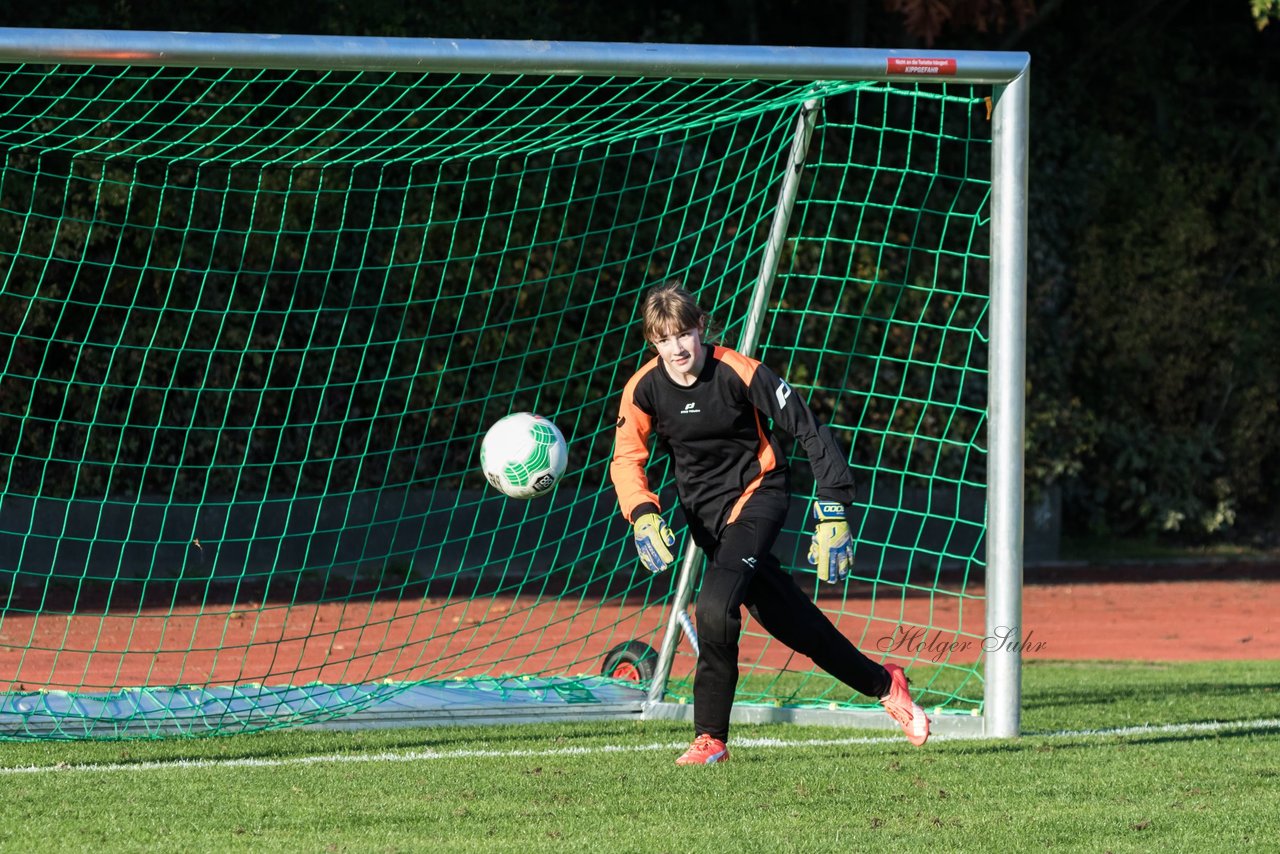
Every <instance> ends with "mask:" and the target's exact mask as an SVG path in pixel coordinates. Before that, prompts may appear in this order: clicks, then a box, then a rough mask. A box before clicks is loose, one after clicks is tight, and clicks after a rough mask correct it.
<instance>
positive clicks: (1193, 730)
mask: <svg viewBox="0 0 1280 854" xmlns="http://www.w3.org/2000/svg"><path fill="white" fill-rule="evenodd" d="M1241 729H1249V730H1254V729H1274V730H1280V719H1277V718H1264V719H1259V720H1252V721H1207V722H1203V723H1190V724H1161V725H1158V726H1153V725H1147V726H1129V727H1116V728H1113V729H1083V730H1059V731H1057V732H1046V733H1026V734H1025V737H1027V738H1054V739H1095V738H1098V739H1101V738H1130V737H1140V736H1151V735H1188V734H1206V733H1217V732H1225V731H1229V730H1241ZM933 740H934V741H975V739H973V738H957V737H952V738H947V737H946V736H934V738H933ZM899 743H902V737H901V736H851V737H849V738H810V739H782V738H735V739H733V746H734V747H745V748H789V747H790V748H794V747H841V746H847V745H860V744H899ZM687 746H688V743H687V742H685V741H678V742H662V743H650V744H633V745H618V744H597V745H590V746H584V747H555V748H546V749H542V750H476V749H463V750H410V751H396V752H384V753H330V754H324V755H320V756H294V757H286V758H281V759H261V758H247V759H174V760H168V761H156V762H131V763H129V762H126V763H119V764H103V763H91V764H85V765H72V764H68V763H65V762H63V763H59V764H57V765H19V766H15V767H11V768H0V776H13V775H17V774H46V773H63V774H65V773H72V772H86V771H87V772H111V771H168V770H180V769H188V768H279V767H284V766H290V765H299V766H301V765H324V764H335V765H341V764H349V763H364V762H429V761H432V760H436V759H494V758H496V759H520V758H537V757H553V756H587V755H597V754H603V753H643V752H647V751H657V750H679V749H681V748H683V747H687Z"/></svg>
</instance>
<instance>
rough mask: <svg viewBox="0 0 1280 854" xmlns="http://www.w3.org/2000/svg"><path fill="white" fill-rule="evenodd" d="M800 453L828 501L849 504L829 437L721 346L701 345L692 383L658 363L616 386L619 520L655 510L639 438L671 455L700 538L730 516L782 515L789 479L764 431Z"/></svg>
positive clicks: (844, 474) (780, 451)
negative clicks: (790, 441) (787, 439)
mask: <svg viewBox="0 0 1280 854" xmlns="http://www.w3.org/2000/svg"><path fill="white" fill-rule="evenodd" d="M775 427H776V428H777V429H778V430H779V431H780V432H783V433H786V434H788V435H790V436H792V437H794V438H795V440H796V441H797V442H798V443H799V444H800V446H801V448H803V450H804V452H805V455H806V456H807V457H808V458H809V463H810V465H811V467H812V468H813V474H814V477H815V479H816V480H817V483H818V495H819V497H820V498H823V499H824V500H829V501H840V502H842V503H844V504H849V503H851V502H852V501H853V497H854V492H853V473H852V472H851V471H850V469H849V464H848V461H847V459H846V457H845V455H844V453H843V451H842V450H841V449H840V446H839V445H838V444H837V443H836V440H835V437H834V436H833V435H832V434H831V431H830V430H829V429H828V428H827V427H826V426H824V425H821V424H819V423H818V420H817V418H816V417H814V414H813V411H812V410H811V409H809V406H808V405H807V404H806V403H805V402H804V401H803V400H801V399H800V398H799V396H798V395H796V394H795V393H794V392H793V390H792V389H791V386H789V385H787V384H786V382H784V381H783V380H782V379H781V378H780V377H779V376H778V375H777V374H775V373H774V372H773V371H771V370H770V369H769V368H768V367H766V366H765V365H763V364H761V363H760V362H757V361H756V360H755V359H752V358H750V357H748V356H744V355H742V354H741V353H738V352H735V351H733V350H730V349H729V348H727V347H718V346H709V347H708V351H707V358H706V361H705V363H704V364H703V367H702V372H701V373H700V374H699V375H698V379H697V380H696V381H695V382H694V384H693V385H691V386H687V387H686V386H681V385H678V384H677V383H676V382H674V381H673V380H672V379H671V378H670V377H669V376H668V375H667V372H666V370H665V369H664V368H663V367H662V365H661V364H660V360H659V359H658V358H656V357H655V358H654V359H652V360H651V361H649V362H647V363H645V365H644V366H643V367H642V368H641V369H640V370H639V371H637V372H636V374H635V376H633V377H632V378H631V379H630V380H629V381H628V382H627V384H626V387H625V388H624V389H623V391H622V402H621V404H620V405H619V407H618V426H617V433H616V437H615V438H616V445H615V448H614V454H613V462H612V463H611V464H610V466H609V475H610V477H611V478H612V479H613V485H614V489H616V490H617V493H618V504H619V505H620V506H621V508H622V514H623V515H624V516H626V518H627V520H628V521H635V519H636V518H637V517H638V516H641V515H643V514H644V513H646V512H650V511H658V510H660V506H659V501H658V496H657V494H656V493H655V492H654V491H653V490H651V489H650V488H649V480H648V478H647V477H646V476H645V464H646V463H647V462H648V461H649V439H650V437H651V436H656V437H657V440H658V446H659V447H661V448H664V449H665V450H666V451H667V453H668V454H669V455H670V456H671V460H672V462H673V464H674V466H675V476H676V493H677V495H678V497H679V499H680V504H681V506H682V507H683V508H684V511H685V514H686V515H688V516H691V517H693V518H694V519H696V520H697V521H698V522H699V523H701V525H702V526H703V527H704V528H705V529H706V530H707V531H709V532H713V533H716V534H718V533H719V532H720V531H721V530H722V528H723V526H725V525H727V524H729V523H731V522H733V521H735V520H736V519H739V518H746V517H754V516H760V515H771V516H772V515H774V514H776V513H785V512H786V508H787V503H788V501H789V498H790V480H789V474H788V470H787V457H786V452H785V449H784V448H783V447H782V445H781V444H780V442H779V440H778V438H777V436H775V435H774V428H775Z"/></svg>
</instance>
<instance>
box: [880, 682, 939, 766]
mask: <svg viewBox="0 0 1280 854" xmlns="http://www.w3.org/2000/svg"><path fill="white" fill-rule="evenodd" d="M884 669H885V670H887V671H889V680H890V681H889V693H888V694H885V695H884V696H883V697H881V698H880V705H882V706H884V709H885V711H886V712H888V713H889V717H891V718H893V719H894V720H895V721H897V722H898V723H899V724H901V725H902V731H903V733H905V734H906V736H907V741H909V742H911V743H912V744H914V745H915V746H916V747H919V746H920V745H922V744H924V743H925V742H926V741H928V740H929V717H928V716H927V715H926V714H925V713H924V709H922V708H920V707H919V706H918V705H916V701H915V700H913V699H911V692H909V691H908V690H907V674H906V672H905V671H904V670H903V669H902V668H901V667H899V666H898V665H896V664H886V665H885V666H884Z"/></svg>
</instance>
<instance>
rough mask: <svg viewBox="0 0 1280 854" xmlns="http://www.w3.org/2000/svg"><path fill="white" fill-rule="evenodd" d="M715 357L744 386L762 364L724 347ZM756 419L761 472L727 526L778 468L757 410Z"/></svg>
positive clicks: (732, 512) (757, 453)
mask: <svg viewBox="0 0 1280 854" xmlns="http://www.w3.org/2000/svg"><path fill="white" fill-rule="evenodd" d="M714 356H715V358H717V359H719V360H720V361H721V362H722V363H723V364H724V365H726V366H728V367H729V368H731V369H732V370H733V372H734V373H735V374H737V375H738V378H739V379H740V380H742V384H743V385H745V386H750V385H751V380H752V378H753V377H754V376H755V374H756V366H758V365H759V364H760V363H759V362H757V361H756V360H755V359H752V358H750V357H748V356H744V355H742V354H741V353H739V352H737V351H735V350H728V349H726V348H724V347H716V348H715V350H714ZM755 417H756V436H757V437H758V438H759V443H758V444H757V446H756V463H757V464H758V465H759V466H760V472H759V474H757V475H756V476H755V477H753V478H752V479H751V482H750V483H748V484H747V488H746V489H744V490H743V491H742V495H740V496H739V497H738V500H737V501H735V502H734V503H733V509H732V510H730V511H729V518H728V520H727V522H726V524H727V523H732V522H734V521H736V520H737V518H738V516H739V515H740V514H741V513H742V508H744V507H746V506H747V502H748V501H750V500H751V496H753V495H755V494H756V490H758V489H759V488H760V484H762V483H764V478H765V475H767V474H768V473H769V472H771V471H773V470H774V469H775V468H777V467H778V458H777V456H776V455H775V454H774V453H773V445H772V444H770V443H769V439H768V437H767V436H765V433H764V424H762V423H761V421H760V410H758V409H757V410H756V413H755Z"/></svg>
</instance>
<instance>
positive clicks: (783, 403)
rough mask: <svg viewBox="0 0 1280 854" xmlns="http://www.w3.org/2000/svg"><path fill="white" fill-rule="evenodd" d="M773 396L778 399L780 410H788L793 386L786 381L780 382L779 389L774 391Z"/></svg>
mask: <svg viewBox="0 0 1280 854" xmlns="http://www.w3.org/2000/svg"><path fill="white" fill-rule="evenodd" d="M773 396H774V397H776V398H777V399H778V408H779V409H786V408H787V398H789V397H791V386H789V385H787V383H786V381H785V380H778V387H777V388H776V389H774V390H773Z"/></svg>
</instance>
